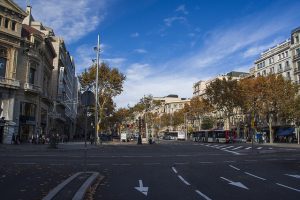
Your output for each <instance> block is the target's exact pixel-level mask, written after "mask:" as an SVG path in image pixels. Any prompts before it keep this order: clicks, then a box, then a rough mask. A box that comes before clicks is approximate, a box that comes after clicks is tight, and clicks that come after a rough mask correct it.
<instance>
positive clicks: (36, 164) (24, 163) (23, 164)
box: [15, 163, 37, 165]
mask: <svg viewBox="0 0 300 200" xmlns="http://www.w3.org/2000/svg"><path fill="white" fill-rule="evenodd" d="M15 165H37V163H15Z"/></svg>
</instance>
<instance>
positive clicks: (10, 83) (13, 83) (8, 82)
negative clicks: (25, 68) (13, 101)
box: [0, 77, 20, 89]
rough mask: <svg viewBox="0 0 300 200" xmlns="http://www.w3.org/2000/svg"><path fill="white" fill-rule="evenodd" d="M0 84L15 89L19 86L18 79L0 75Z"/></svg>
mask: <svg viewBox="0 0 300 200" xmlns="http://www.w3.org/2000/svg"><path fill="white" fill-rule="evenodd" d="M0 86H2V87H9V88H15V89H17V88H19V87H20V81H18V80H15V79H10V78H5V77H0Z"/></svg>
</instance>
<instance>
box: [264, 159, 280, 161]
mask: <svg viewBox="0 0 300 200" xmlns="http://www.w3.org/2000/svg"><path fill="white" fill-rule="evenodd" d="M266 160H271V161H272V160H279V159H278V158H269V159H266Z"/></svg>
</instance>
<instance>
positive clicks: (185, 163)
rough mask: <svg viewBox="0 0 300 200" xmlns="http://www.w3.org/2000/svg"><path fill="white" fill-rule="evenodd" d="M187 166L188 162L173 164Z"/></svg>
mask: <svg viewBox="0 0 300 200" xmlns="http://www.w3.org/2000/svg"><path fill="white" fill-rule="evenodd" d="M187 164H189V163H188V162H184V163H178V162H176V163H174V165H187Z"/></svg>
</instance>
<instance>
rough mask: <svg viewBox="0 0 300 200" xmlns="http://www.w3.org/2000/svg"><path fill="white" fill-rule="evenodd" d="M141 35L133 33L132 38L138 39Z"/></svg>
mask: <svg viewBox="0 0 300 200" xmlns="http://www.w3.org/2000/svg"><path fill="white" fill-rule="evenodd" d="M139 36H140V34H139V33H138V32H135V33H131V35H130V37H133V38H136V37H139Z"/></svg>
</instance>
